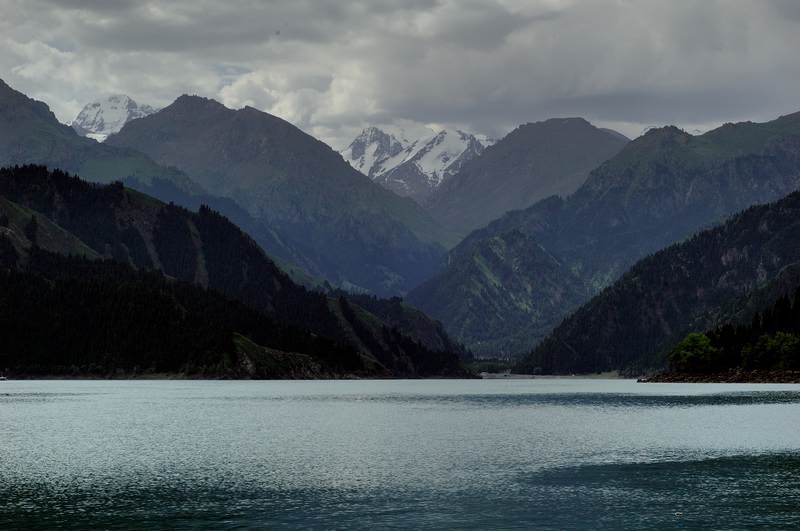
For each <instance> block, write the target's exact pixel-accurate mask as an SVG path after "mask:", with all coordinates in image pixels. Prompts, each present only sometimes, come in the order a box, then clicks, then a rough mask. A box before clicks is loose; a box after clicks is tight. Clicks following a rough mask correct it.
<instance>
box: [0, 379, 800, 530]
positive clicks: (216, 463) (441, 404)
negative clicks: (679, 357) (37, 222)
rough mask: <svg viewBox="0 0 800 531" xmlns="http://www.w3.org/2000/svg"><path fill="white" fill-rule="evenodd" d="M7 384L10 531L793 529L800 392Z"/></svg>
mask: <svg viewBox="0 0 800 531" xmlns="http://www.w3.org/2000/svg"><path fill="white" fill-rule="evenodd" d="M0 385H2V387H0V425H2V427H3V435H2V443H0V463H2V466H1V467H0V528H3V529H7V528H25V527H30V528H53V527H67V528H75V529H85V528H148V527H169V528H207V529H219V528H231V527H245V528H246V527H265V526H266V527H286V528H296V527H300V528H331V527H346V528H376V527H380V528H403V529H407V528H426V529H441V528H444V527H448V528H474V529H482V528H490V527H495V528H506V529H508V528H518V529H530V528H550V529H564V528H603V527H606V528H620V527H624V528H634V529H644V528H675V527H684V528H697V527H700V526H712V527H717V528H742V527H753V526H765V527H770V528H787V527H796V526H799V525H800V479H798V478H800V430H799V429H798V428H797V426H800V422H799V421H800V404H798V402H800V386H793V385H774V386H772V385H750V386H748V385H714V384H696V385H677V384H658V385H653V384H635V383H633V382H629V381H619V380H617V381H614V380H609V381H603V380H515V381H507V380H494V381H455V380H448V381H435V380H424V381H339V382H183V381H174V382H169V381H163V382H103V381H65V382H2V384H0Z"/></svg>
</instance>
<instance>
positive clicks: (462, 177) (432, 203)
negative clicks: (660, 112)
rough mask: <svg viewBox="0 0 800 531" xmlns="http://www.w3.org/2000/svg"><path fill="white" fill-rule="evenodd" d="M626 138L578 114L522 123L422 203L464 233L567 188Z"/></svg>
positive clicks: (567, 191) (573, 187)
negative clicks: (579, 116) (596, 125)
mask: <svg viewBox="0 0 800 531" xmlns="http://www.w3.org/2000/svg"><path fill="white" fill-rule="evenodd" d="M626 143H627V139H626V138H625V137H623V136H622V135H620V134H619V133H615V132H613V131H607V130H603V129H598V128H597V127H594V126H593V125H592V124H590V123H589V122H587V121H586V120H584V119H582V118H553V119H550V120H546V121H544V122H536V123H529V124H525V125H521V126H519V127H518V128H517V129H515V130H514V131H512V132H511V133H509V134H508V135H507V136H506V137H505V138H503V139H502V140H500V141H499V142H497V143H496V144H494V145H493V146H489V147H487V148H486V150H485V151H484V152H483V154H481V155H480V156H478V157H475V158H473V159H472V160H470V161H467V162H466V163H464V165H463V166H462V168H461V170H460V171H459V172H458V173H456V174H455V175H454V176H453V177H451V178H450V179H449V180H448V181H446V182H445V183H444V184H443V185H442V186H441V187H440V188H438V189H437V190H436V191H435V192H434V193H433V195H431V197H430V198H428V200H427V201H426V203H425V204H426V206H427V207H428V209H429V210H430V212H431V213H432V215H433V216H434V217H435V218H436V219H439V220H441V221H442V223H443V224H445V225H446V226H448V227H449V228H451V229H452V230H454V231H456V232H458V233H460V234H467V233H468V232H470V231H471V230H474V229H477V228H478V227H481V226H483V225H485V224H486V223H488V222H490V221H491V220H493V219H496V218H498V217H500V216H502V215H503V214H505V213H506V212H508V211H510V210H516V209H520V208H526V207H528V206H530V205H532V204H534V203H535V202H536V201H538V200H540V199H544V198H545V197H548V196H551V195H561V196H565V195H568V194H571V193H572V192H574V191H575V190H577V189H578V187H579V186H581V185H582V184H583V183H584V181H585V180H586V176H587V175H588V174H589V172H590V171H591V170H593V169H594V168H596V167H597V166H598V165H599V164H600V163H601V162H603V161H605V160H607V159H609V158H610V157H612V156H614V155H615V154H617V152H619V150H620V149H622V147H623V146H624V145H625V144H626Z"/></svg>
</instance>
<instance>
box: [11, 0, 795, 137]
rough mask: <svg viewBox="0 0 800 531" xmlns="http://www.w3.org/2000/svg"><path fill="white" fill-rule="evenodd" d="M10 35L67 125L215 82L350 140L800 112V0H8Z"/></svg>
mask: <svg viewBox="0 0 800 531" xmlns="http://www.w3.org/2000/svg"><path fill="white" fill-rule="evenodd" d="M0 47H2V53H1V54H0V77H1V78H2V79H4V80H5V81H6V82H7V83H8V84H10V85H11V86H12V87H14V88H16V89H17V90H20V91H22V92H24V93H26V94H28V95H29V96H31V97H34V98H36V99H39V100H42V101H44V102H46V103H47V104H48V105H50V107H51V108H52V110H53V111H54V112H55V113H56V116H57V117H58V118H59V119H60V120H61V121H63V122H65V123H68V122H70V121H72V119H73V118H74V117H75V116H76V115H77V114H78V112H79V111H80V109H81V108H82V107H83V105H84V104H86V103H88V102H90V101H92V100H94V99H97V98H99V97H102V96H105V95H108V94H112V93H122V94H128V95H129V96H131V97H133V98H134V99H135V100H137V101H138V102H140V103H147V104H150V105H153V106H157V107H163V106H166V105H168V104H169V103H170V102H172V101H173V100H174V99H175V98H176V97H178V96H179V95H181V94H183V93H187V94H198V95H201V96H206V97H212V98H215V99H217V100H219V101H221V102H222V103H224V104H225V105H227V106H229V107H232V108H240V107H243V106H245V105H250V106H252V107H256V108H258V109H261V110H264V111H266V112H269V113H272V114H275V115H277V116H280V117H281V118H284V119H286V120H288V121H290V122H292V123H294V124H295V125H297V126H299V127H301V128H302V129H304V130H305V131H307V132H309V133H311V134H313V135H315V136H317V137H318V138H320V139H322V140H324V141H326V142H328V143H329V144H330V145H332V146H333V147H334V148H337V149H341V148H344V147H345V146H346V145H347V144H348V143H349V141H350V140H351V139H352V138H353V137H355V136H356V135H357V134H358V132H359V131H360V130H361V129H362V128H364V127H366V126H369V125H378V126H394V127H398V126H403V127H406V128H409V129H412V130H414V129H415V128H421V127H423V126H428V127H431V128H434V129H438V128H442V127H458V128H461V129H464V130H467V131H471V132H475V133H480V134H486V135H488V136H490V137H495V138H497V137H501V136H503V135H504V134H506V133H507V132H509V131H510V130H512V129H513V128H514V127H515V126H517V125H519V124H521V123H525V122H533V121H538V120H543V119H547V118H550V117H563V116H582V117H585V118H587V119H588V120H590V121H591V122H593V123H595V124H596V125H599V126H603V127H612V128H614V129H616V130H618V131H620V132H622V133H624V134H626V135H628V136H630V137H635V136H638V135H639V134H641V133H642V131H643V130H645V129H646V128H649V127H653V126H661V125H667V124H674V125H678V126H679V127H682V128H684V129H686V130H687V131H689V132H695V131H697V132H700V131H705V130H708V129H709V128H712V127H715V126H717V125H719V124H721V123H724V122H735V121H744V120H753V121H764V120H769V119H772V118H775V117H777V116H779V115H781V114H788V113H791V112H795V111H798V110H800V59H798V53H799V52H800V1H796V0H763V1H761V0H759V1H756V0H753V1H743V0H697V1H691V0H668V1H665V0H652V1H650V0H630V1H628V0H605V1H601V0H596V1H595V0H580V1H578V0H335V1H326V0H286V1H283V0H274V1H270V0H258V1H256V0H253V1H247V0H241V1H237V0H226V1H221V0H172V1H169V2H146V1H129V0H86V1H82V0H60V1H57V0H0Z"/></svg>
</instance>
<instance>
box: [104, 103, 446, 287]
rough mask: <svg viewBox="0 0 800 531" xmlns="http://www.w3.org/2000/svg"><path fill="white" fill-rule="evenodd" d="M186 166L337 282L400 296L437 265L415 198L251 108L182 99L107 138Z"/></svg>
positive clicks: (428, 226) (435, 234) (427, 223)
mask: <svg viewBox="0 0 800 531" xmlns="http://www.w3.org/2000/svg"><path fill="white" fill-rule="evenodd" d="M106 143H108V144H110V145H113V146H121V147H128V148H132V149H136V150H138V151H141V152H143V153H146V154H147V155H149V156H151V157H152V158H153V159H154V160H156V161H157V162H159V163H161V164H163V165H166V166H175V167H177V168H179V169H181V170H182V171H185V172H186V173H187V174H188V175H189V176H190V177H191V178H192V179H194V180H195V181H197V182H198V183H200V185H201V186H203V187H204V188H205V189H207V190H209V191H210V192H211V193H213V194H215V195H220V196H223V197H229V198H231V199H233V200H234V201H236V202H237V203H239V204H241V205H242V206H243V207H244V208H245V209H246V210H247V211H248V212H249V213H250V214H251V215H252V216H253V217H255V218H256V219H263V220H264V221H265V222H267V223H268V224H269V225H270V227H272V228H273V229H274V230H275V231H276V232H277V233H278V234H279V235H280V236H281V238H283V239H284V240H285V241H286V242H288V243H289V244H291V245H292V246H293V247H295V248H297V249H298V250H299V251H300V252H301V253H303V254H304V255H306V256H307V257H309V259H310V260H311V261H312V262H314V263H315V265H316V270H312V271H310V273H312V274H315V275H318V276H321V277H323V278H326V279H327V280H329V281H331V283H332V284H334V285H340V284H342V283H345V282H347V283H351V284H354V285H356V286H361V287H362V288H366V289H368V290H369V291H372V292H375V293H377V294H385V295H393V294H397V293H403V292H405V291H406V290H407V289H410V287H412V286H413V285H414V284H416V283H418V282H419V281H420V280H421V279H422V278H424V277H426V276H429V275H430V274H431V273H432V272H433V271H435V270H436V269H437V268H438V267H439V263H440V260H441V256H442V254H443V249H442V247H441V246H440V244H439V243H438V242H440V241H442V240H443V238H444V237H445V236H444V234H443V231H441V229H440V228H439V227H438V226H437V224H436V223H435V222H434V221H433V220H432V219H431V218H430V216H429V215H428V214H427V213H426V212H425V211H424V210H423V209H422V208H421V207H419V206H418V205H417V204H416V203H414V202H413V201H412V200H410V199H407V198H405V199H404V198H399V197H397V196H396V195H394V194H393V193H391V192H389V191H387V190H384V189H383V188H381V187H380V186H378V185H376V184H374V183H372V181H370V180H369V178H367V177H366V176H364V175H363V174H361V173H359V172H358V171H356V170H355V169H353V168H352V167H351V166H350V165H349V164H347V163H346V162H345V161H344V159H343V158H342V157H341V155H340V154H338V153H337V152H335V151H333V150H332V149H331V148H330V147H328V146H327V145H325V144H324V143H322V142H321V141H319V140H317V139H315V138H313V137H311V136H310V135H308V134H306V133H304V132H302V131H301V130H299V129H298V128H296V127H295V126H293V125H292V124H290V123H288V122H286V121H284V120H282V119H280V118H278V117H275V116H272V115H269V114H267V113H263V112H261V111H258V110H256V109H253V108H252V107H245V108H243V109H240V110H232V109H228V108H227V107H225V106H224V105H222V104H221V103H218V102H216V101H214V100H210V99H206V98H199V97H197V96H188V95H183V96H181V97H179V98H178V99H177V100H175V102H174V103H173V104H171V105H169V106H167V107H165V108H164V109H162V110H161V111H159V112H157V113H155V114H152V115H150V116H147V117H145V118H141V119H138V120H134V121H132V122H130V123H128V124H126V125H125V126H124V127H123V128H122V130H121V131H120V132H119V133H117V134H116V135H113V136H112V137H111V138H109V140H108V141H107V142H106Z"/></svg>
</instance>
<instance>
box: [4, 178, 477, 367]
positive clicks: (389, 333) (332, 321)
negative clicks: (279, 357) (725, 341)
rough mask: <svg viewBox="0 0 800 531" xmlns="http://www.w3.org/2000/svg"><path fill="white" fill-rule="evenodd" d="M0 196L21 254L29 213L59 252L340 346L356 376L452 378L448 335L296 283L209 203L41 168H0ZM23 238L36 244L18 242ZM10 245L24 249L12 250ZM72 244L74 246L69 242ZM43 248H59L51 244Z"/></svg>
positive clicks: (454, 355)
mask: <svg viewBox="0 0 800 531" xmlns="http://www.w3.org/2000/svg"><path fill="white" fill-rule="evenodd" d="M0 197H2V198H4V200H6V201H8V202H9V204H13V205H15V206H16V207H18V208H22V209H25V210H23V214H18V215H16V218H20V216H22V221H16V222H15V221H13V219H14V217H12V216H11V215H8V218H9V222H8V223H7V226H8V227H16V230H13V232H14V234H17V236H15V237H10V238H7V239H8V240H10V241H11V242H12V246H13V247H15V249H16V250H17V254H19V255H21V256H24V253H25V249H29V248H31V247H33V246H32V244H29V245H25V244H24V241H23V240H24V238H27V239H28V240H29V241H31V242H34V241H38V240H40V239H41V238H43V236H42V235H43V234H44V233H42V232H41V230H40V229H37V230H33V229H28V226H29V225H30V224H31V221H30V219H28V220H25V219H24V216H25V215H24V212H33V213H35V214H34V215H35V217H36V219H37V222H36V225H38V226H39V227H48V233H52V234H57V233H58V232H57V231H56V230H55V229H52V228H50V227H52V226H57V227H58V228H59V230H60V231H61V232H64V233H68V236H69V240H65V243H63V244H62V246H66V245H67V243H68V242H72V243H70V244H69V248H78V249H82V250H85V249H86V248H88V249H89V250H90V251H88V252H81V253H77V254H83V255H84V256H87V257H90V258H91V257H100V258H104V259H112V260H114V261H115V262H117V263H119V264H122V265H124V266H126V267H128V268H131V269H133V270H135V271H155V272H160V273H161V274H163V275H164V276H166V277H168V278H170V279H175V280H177V281H182V282H186V283H191V284H194V285H199V286H200V287H201V288H203V289H207V290H213V291H216V292H219V293H221V294H223V295H225V296H227V297H230V298H233V299H235V300H237V301H238V302H239V303H242V304H244V305H246V306H247V307H249V308H251V309H253V310H254V311H256V312H258V313H260V314H263V315H264V316H265V317H266V318H267V319H269V320H270V321H272V322H275V323H276V325H280V326H282V327H289V328H291V329H293V330H300V331H302V330H305V331H307V332H309V333H312V334H314V335H315V336H319V337H322V338H326V340H327V341H329V342H331V344H337V345H344V346H345V347H346V349H349V351H352V352H355V353H356V354H357V357H358V359H359V360H361V361H360V362H359V363H360V365H359V366H358V367H360V368H359V371H360V372H362V373H364V374H372V375H405V376H419V375H426V374H440V375H441V374H457V373H458V374H460V372H459V371H460V370H461V369H460V365H459V355H460V354H462V355H463V354H464V353H463V349H461V347H460V346H458V345H456V344H455V343H453V342H451V341H450V340H449V338H447V336H446V334H445V333H444V332H443V331H441V327H440V325H438V324H436V323H433V322H431V321H430V320H428V319H427V318H424V319H423V317H424V316H421V315H420V314H419V312H415V311H410V310H409V312H408V316H409V317H408V318H409V319H414V320H417V322H418V323H419V328H420V330H421V332H420V333H417V332H416V329H414V328H406V330H405V331H401V330H399V329H398V326H393V325H392V323H391V322H390V321H389V320H384V319H381V318H380V317H378V316H376V315H375V314H373V313H371V312H369V311H368V310H366V309H364V308H361V307H360V306H358V304H356V303H355V302H351V301H349V300H348V299H347V298H346V297H329V296H326V295H324V294H322V293H319V292H313V291H309V290H307V289H305V288H303V287H301V286H298V285H297V284H295V283H294V282H293V281H292V280H291V279H290V278H289V277H288V276H287V275H286V274H285V273H284V272H283V271H281V270H280V269H279V268H278V267H277V266H276V264H275V263H274V262H273V261H272V260H270V259H269V257H267V255H265V254H264V252H263V250H262V249H261V248H260V247H258V245H257V244H256V243H255V242H254V241H253V240H252V239H251V238H250V237H249V236H247V235H246V234H244V233H243V232H242V231H241V230H240V229H239V228H238V227H236V226H235V225H233V224H232V223H230V222H229V221H228V220H227V219H226V218H224V217H223V216H221V215H220V214H218V213H216V212H214V211H213V210H211V209H210V208H208V207H205V206H203V207H201V208H200V209H199V211H198V212H191V211H189V210H186V209H184V208H182V207H178V206H176V205H174V204H165V203H162V202H160V201H158V200H156V199H154V198H152V197H149V196H147V195H144V194H142V193H140V192H137V191H134V190H131V189H128V188H125V187H124V186H123V185H122V184H120V183H114V184H111V185H106V186H99V185H94V184H90V183H86V182H85V181H82V180H80V179H78V178H76V177H72V176H70V175H68V174H66V173H64V172H61V171H52V172H50V171H48V170H47V169H45V168H44V167H41V166H24V167H16V168H10V169H0ZM40 219H41V220H42V221H38V220H40ZM45 220H46V221H45ZM19 227H21V228H22V232H21V233H20V230H19ZM2 232H8V231H7V230H3V231H2ZM29 233H32V234H34V235H35V236H36V239H34V238H32V237H29V236H27V234H29ZM19 234H23V236H19ZM14 241H19V242H23V243H18V244H17V245H14V244H13V242H14ZM78 241H79V243H80V245H78V243H75V242H78ZM42 248H43V249H48V250H51V251H54V252H59V248H58V247H55V246H54V245H50V244H48V245H47V246H44V245H42ZM20 251H22V252H20ZM65 254H76V253H74V252H71V251H66V252H65ZM67 266H69V267H72V266H70V265H69V264H66V266H65V267H67ZM75 267H78V268H80V267H84V266H82V265H80V264H79V265H78V266H75ZM86 267H89V266H86ZM48 274H49V273H48ZM52 274H59V273H58V271H55V272H52ZM101 274H104V273H102V272H101ZM48 278H49V277H48ZM148 289H149V288H148ZM400 310H402V308H401V309H398V311H400ZM198 311H199V310H198ZM396 319H399V318H396ZM432 329H439V333H438V334H437V335H436V337H432V334H431V330H432ZM236 331H237V332H240V333H241V332H242V331H241V330H236ZM245 335H247V334H245ZM247 337H250V336H247ZM251 339H253V338H252V337H251ZM257 343H258V344H260V345H262V346H264V347H271V346H273V345H270V344H269V343H263V341H261V342H259V341H257ZM429 346H430V348H429ZM276 348H278V350H283V349H282V348H281V347H280V346H278V347H276ZM337 348H339V347H337Z"/></svg>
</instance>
